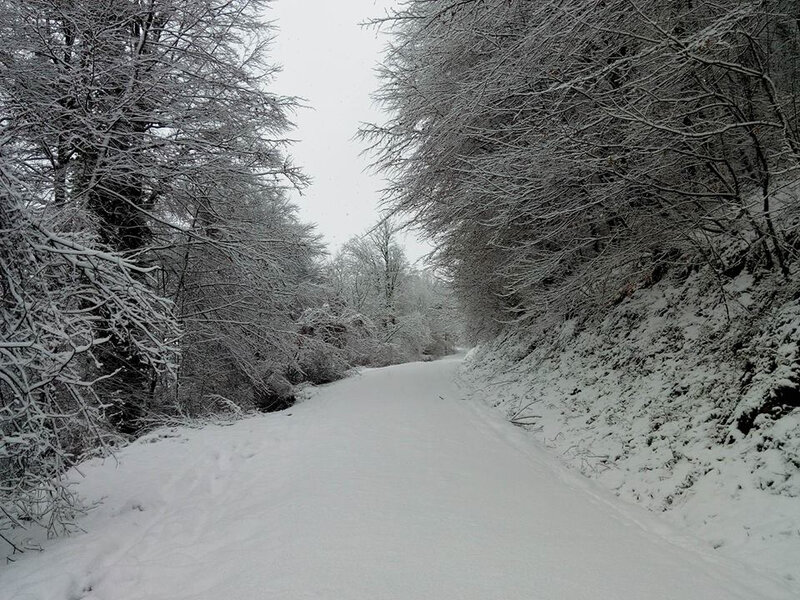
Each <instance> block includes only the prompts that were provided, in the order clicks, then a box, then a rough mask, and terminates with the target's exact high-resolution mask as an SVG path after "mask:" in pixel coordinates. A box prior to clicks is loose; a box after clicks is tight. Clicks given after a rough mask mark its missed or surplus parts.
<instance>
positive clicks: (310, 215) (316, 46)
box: [267, 0, 430, 261]
mask: <svg viewBox="0 0 800 600" xmlns="http://www.w3.org/2000/svg"><path fill="white" fill-rule="evenodd" d="M392 4H393V1H392V0H342V1H339V2H336V1H333V0H274V1H273V2H272V3H271V4H270V9H269V10H268V12H267V18H268V19H270V20H272V21H275V22H276V23H277V26H278V31H277V39H276V40H275V42H274V45H273V48H272V52H271V58H272V61H273V62H276V63H278V64H281V65H282V66H283V72H282V73H280V74H279V75H278V77H277V79H276V81H275V83H274V85H273V90H274V91H275V92H277V93H279V94H284V95H292V96H300V97H302V98H304V99H305V103H306V104H307V105H308V106H309V107H310V108H309V109H300V110H299V111H298V113H297V114H296V115H295V116H294V121H295V122H296V123H297V129H296V130H295V131H294V132H292V133H291V134H290V135H291V137H292V138H294V139H297V140H298V142H297V143H296V144H295V145H294V146H293V147H292V148H291V150H290V153H291V154H292V156H293V157H294V161H295V163H296V164H297V165H299V166H301V167H302V168H303V169H304V171H305V172H306V173H307V174H308V175H310V176H311V177H312V179H313V181H312V184H311V186H310V187H309V188H308V189H306V190H305V191H304V192H303V195H302V196H295V198H294V199H295V201H296V203H297V204H298V206H299V207H300V215H301V218H302V219H303V220H304V221H307V222H312V223H315V224H316V225H317V229H318V231H319V232H320V233H321V234H322V235H323V236H324V238H325V241H326V242H327V243H328V246H329V248H330V250H331V251H332V252H335V251H336V250H337V249H338V248H339V247H340V246H341V245H342V244H343V243H344V242H346V241H347V240H348V239H350V238H351V237H352V236H354V235H360V234H362V233H364V232H365V231H366V230H367V229H368V228H369V227H371V226H372V225H374V224H375V223H376V222H377V220H378V218H379V207H378V202H379V199H380V191H379V190H380V189H381V188H382V187H383V185H384V184H383V181H382V179H381V178H380V177H379V176H377V175H375V174H368V173H366V172H365V170H366V168H367V165H368V162H369V161H368V157H366V156H363V157H362V156H360V152H361V151H362V149H363V148H362V144H361V143H360V142H358V141H356V140H355V135H356V132H357V131H358V128H359V125H360V123H362V122H370V121H375V120H379V112H378V109H377V107H376V106H375V105H374V104H373V102H372V101H371V99H370V94H371V93H372V92H374V91H375V89H376V88H377V87H378V80H377V78H376V77H375V74H374V67H375V65H376V64H377V62H378V61H379V59H380V53H381V50H382V49H383V46H384V44H385V41H386V40H385V38H384V37H383V36H382V35H378V34H377V33H376V32H375V31H374V30H373V29H367V28H362V27H361V26H360V25H359V23H362V22H364V21H366V20H368V19H370V18H372V17H380V16H383V15H384V14H385V13H386V8H387V7H388V6H391V5H392ZM403 242H404V244H405V247H406V253H407V255H408V257H409V259H410V260H412V261H414V260H416V259H418V258H419V257H421V256H422V255H423V254H425V253H426V252H428V251H429V250H430V248H429V247H428V246H427V245H426V244H424V243H421V242H419V241H418V240H417V239H416V238H415V237H414V236H413V235H405V236H404V239H403Z"/></svg>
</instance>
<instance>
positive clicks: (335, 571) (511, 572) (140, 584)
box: [0, 358, 794, 600]
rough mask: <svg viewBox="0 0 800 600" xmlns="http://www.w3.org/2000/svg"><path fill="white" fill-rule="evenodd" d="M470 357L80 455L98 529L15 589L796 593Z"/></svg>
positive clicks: (69, 597)
mask: <svg viewBox="0 0 800 600" xmlns="http://www.w3.org/2000/svg"><path fill="white" fill-rule="evenodd" d="M460 364H461V361H460V360H459V359H456V358H453V359H448V360H443V361H437V362H429V363H412V364H408V365H401V366H395V367H388V368H384V369H373V370H365V371H363V372H361V373H360V374H359V375H357V376H355V377H352V378H350V379H347V380H344V381H341V382H338V383H335V384H331V385H328V386H323V387H320V388H316V389H315V390H314V391H313V392H312V393H311V396H310V397H309V398H308V399H306V400H305V401H303V402H302V403H300V404H298V405H296V406H294V407H293V408H291V409H289V410H287V411H284V412H281V413H273V414H270V415H263V416H258V417H252V418H248V419H244V420H241V421H237V422H235V423H233V424H228V425H225V426H223V425H216V426H206V427H203V428H200V429H197V428H194V429H193V428H186V427H175V428H170V429H164V430H160V431H158V432H155V433H153V434H151V435H149V436H147V437H145V438H143V439H140V440H139V441H138V442H137V443H135V444H132V445H130V446H128V447H126V448H124V449H122V450H121V451H120V452H119V453H118V455H117V460H113V459H108V460H105V461H102V460H99V459H95V460H92V461H89V462H87V463H85V464H83V465H82V466H81V472H82V473H83V474H84V476H85V477H84V478H80V477H78V476H77V475H76V474H74V473H73V475H72V476H73V477H75V478H76V488H77V490H78V491H79V492H80V493H81V494H82V495H83V496H84V497H85V498H87V500H88V501H89V502H100V504H99V505H98V506H97V507H96V508H94V509H93V510H91V511H90V512H89V513H88V515H87V516H86V517H84V518H83V520H82V521H81V523H80V524H81V526H82V528H83V529H84V530H85V531H86V533H81V534H76V535H73V536H72V537H69V538H63V539H59V540H54V541H51V542H48V543H47V544H46V547H45V550H44V552H42V553H34V554H30V553H26V554H25V555H23V556H21V557H18V558H17V561H16V562H15V563H14V564H11V565H6V566H3V567H0V595H2V597H3V598H4V599H5V598H8V599H10V600H34V599H52V600H56V599H57V600H136V599H147V600H159V599H164V600H167V599H168V600H181V599H187V600H188V599H209V600H211V599H214V600H219V599H221V598H269V599H271V600H276V599H287V600H288V599H292V600H302V599H311V598H315V599H336V600H345V599H354V600H355V599H364V600H367V599H369V600H376V599H391V598H398V599H399V598H402V599H423V598H431V599H433V598H436V599H450V598H453V599H455V598H458V599H465V600H466V599H472V598H475V599H481V600H486V599H490V598H498V599H500V598H502V599H509V600H510V599H516V598H519V599H523V598H524V599H525V600H536V599H570V600H583V599H586V600H589V599H591V600H602V599H609V600H610V599H613V600H625V599H636V600H641V599H643V598H647V599H649V600H660V599H674V600H685V599H687V598H703V599H704V600H714V599H720V600H722V599H742V600H745V599H746V600H758V599H783V598H791V597H794V596H793V595H792V593H791V591H790V590H788V588H787V587H786V586H785V584H784V582H782V581H780V580H777V579H772V578H769V577H766V576H764V575H761V574H759V573H757V572H755V571H754V570H752V569H750V568H748V567H747V566H744V565H742V564H739V563H736V562H733V561H730V560H727V559H722V558H720V557H719V556H718V555H716V554H715V553H714V551H713V550H712V549H711V548H710V547H708V546H707V545H705V544H703V543H701V542H699V541H698V540H696V539H694V538H693V537H691V536H690V535H689V534H688V533H686V532H681V531H680V530H678V529H676V528H675V527H674V526H672V525H670V524H667V523H666V522H665V521H663V520H662V519H661V518H659V516H658V515H654V514H652V513H649V512H647V511H645V510H644V509H642V508H640V507H638V506H635V505H631V504H627V503H624V502H622V501H621V500H619V499H618V498H616V497H614V496H613V495H612V494H611V493H609V492H608V491H605V490H604V489H602V488H601V487H599V486H598V485H597V484H595V483H594V482H592V481H589V480H588V479H586V478H583V477H581V476H580V475H578V474H576V473H573V472H571V471H568V470H567V469H565V467H564V466H563V465H562V464H561V463H560V462H559V461H557V460H556V459H554V458H553V457H551V456H550V455H549V454H548V451H547V449H546V448H543V447H541V446H540V445H538V444H537V443H536V442H534V441H533V440H532V438H531V436H529V435H528V434H527V433H526V432H525V431H523V430H521V429H519V428H515V427H514V426H513V425H511V424H509V423H507V422H506V421H505V420H503V419H502V418H501V416H500V415H499V414H497V413H495V412H494V411H492V410H490V409H489V408H488V407H486V406H484V405H483V404H481V403H479V402H475V401H468V400H465V399H464V396H465V395H466V389H465V388H464V387H463V386H462V385H460V384H459V378H458V373H459V368H460Z"/></svg>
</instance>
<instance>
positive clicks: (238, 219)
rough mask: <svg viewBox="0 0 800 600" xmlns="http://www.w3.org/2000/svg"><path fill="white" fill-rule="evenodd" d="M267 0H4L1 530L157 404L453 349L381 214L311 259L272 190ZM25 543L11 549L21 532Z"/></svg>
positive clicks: (219, 403)
mask: <svg viewBox="0 0 800 600" xmlns="http://www.w3.org/2000/svg"><path fill="white" fill-rule="evenodd" d="M268 4H269V2H267V1H266V0H225V1H223V0H70V1H63V0H24V1H23V0H2V1H0V13H2V14H3V19H2V20H1V21H0V40H2V41H0V287H2V304H0V311H2V319H0V437H1V438H2V440H1V441H0V537H2V538H3V539H5V540H6V541H7V542H9V543H11V544H12V545H13V542H12V539H13V536H12V535H11V534H10V533H9V532H10V531H11V530H13V529H15V528H17V527H27V526H30V525H31V524H38V525H40V526H43V527H46V528H47V529H48V530H49V532H51V533H57V532H58V531H59V530H61V529H63V528H64V527H65V526H68V524H69V523H70V519H71V518H72V514H73V511H74V509H75V506H76V499H75V498H74V497H73V494H72V492H71V490H70V488H69V486H67V485H65V484H64V483H63V482H62V480H61V479H60V475H61V474H62V473H64V471H65V470H66V469H68V468H69V467H71V466H73V465H75V464H77V463H78V462H80V460H82V459H84V458H85V457H87V456H90V455H93V454H98V453H100V454H102V453H105V452H109V451H110V450H112V449H113V447H115V446H116V445H118V444H119V443H122V442H124V441H125V440H126V439H131V438H132V437H135V436H136V435H139V434H140V433H141V432H142V431H145V430H146V429H148V428H149V427H152V426H154V425H157V424H159V423H163V422H164V421H165V420H168V419H173V418H187V417H188V418H191V417H197V416H202V415H207V414H211V413H216V412H219V411H228V412H234V413H241V412H245V411H248V410H252V409H260V410H274V409H277V408H283V407H285V406H287V405H288V404H290V403H291V402H292V399H293V393H294V392H293V390H294V386H295V385H296V384H298V383H302V382H306V381H310V382H313V383H322V382H327V381H332V380H334V379H337V378H339V377H342V376H343V375H344V374H345V372H346V371H347V370H348V369H349V368H350V367H352V366H355V365H382V364H390V363H392V362H399V361H404V360H415V359H419V358H422V357H424V356H433V355H438V354H443V353H446V352H448V351H449V350H450V349H451V348H452V347H453V344H454V342H455V339H456V336H457V331H456V330H455V329H454V325H453V323H454V322H455V321H454V319H453V318H452V314H451V313H452V310H454V309H453V306H452V301H451V299H450V295H449V288H448V287H447V285H446V284H444V283H443V282H441V280H440V279H438V278H437V277H435V276H433V274H431V273H430V272H425V271H418V270H415V269H413V268H412V267H411V266H410V265H409V264H408V262H407V260H406V259H405V257H404V255H403V252H402V250H401V248H400V247H399V246H398V244H397V242H396V230H395V228H394V226H393V225H392V224H391V223H390V222H389V221H384V222H382V223H380V224H378V225H377V226H376V228H375V229H374V230H372V231H371V232H369V233H367V234H365V236H363V237H359V238H356V239H354V240H352V241H351V242H350V243H349V244H348V245H347V246H345V248H344V249H343V250H342V251H341V252H340V253H339V254H338V255H337V256H335V257H334V258H329V257H327V255H326V253H325V250H324V246H323V244H322V242H321V240H320V238H319V237H318V236H317V234H316V233H315V232H314V229H313V227H311V226H309V225H307V224H304V223H302V222H301V221H300V220H299V219H298V217H297V214H296V208H295V207H294V206H293V205H292V203H291V202H290V201H289V200H288V196H287V190H288V189H290V188H301V187H303V186H304V185H306V184H307V183H308V182H307V179H306V177H305V176H304V175H303V173H302V172H301V171H300V170H299V169H298V168H296V167H295V166H294V165H293V164H292V163H291V161H290V160H289V158H288V155H287V143H288V141H287V139H286V135H287V131H288V130H289V128H290V126H291V123H290V120H289V116H290V114H291V111H292V109H293V108H294V106H295V101H294V99H292V98H286V97H282V96H278V95H275V94H273V93H271V92H270V91H269V83H270V80H271V77H272V75H273V74H274V72H275V68H276V67H274V66H273V65H272V64H271V63H270V62H269V61H268V47H269V42H270V40H271V38H272V36H273V35H274V33H275V32H274V29H273V27H272V26H271V25H270V24H269V20H268V17H267V16H266V13H265V11H266V9H267V8H268ZM18 549H19V548H18Z"/></svg>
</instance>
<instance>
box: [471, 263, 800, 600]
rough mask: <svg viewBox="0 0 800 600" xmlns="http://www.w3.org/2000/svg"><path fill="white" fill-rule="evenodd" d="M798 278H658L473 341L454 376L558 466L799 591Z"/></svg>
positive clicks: (704, 275) (700, 275) (699, 274)
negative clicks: (586, 313)
mask: <svg viewBox="0 0 800 600" xmlns="http://www.w3.org/2000/svg"><path fill="white" fill-rule="evenodd" d="M799 286H800V277H795V278H793V279H792V280H790V281H786V280H783V279H782V278H780V277H772V279H769V278H767V279H762V280H761V281H755V280H754V278H753V277H752V276H751V275H749V274H747V273H742V274H740V275H739V276H738V277H736V278H734V279H733V280H731V281H729V282H728V283H727V284H726V285H725V288H724V290H723V289H721V288H720V285H719V282H718V281H717V279H716V278H715V276H714V275H713V273H711V272H710V271H709V270H704V271H702V270H701V271H699V272H693V273H691V274H690V275H688V277H683V278H676V279H664V280H662V281H660V282H659V283H657V284H656V285H653V286H651V287H647V288H642V289H640V290H637V291H635V292H634V293H633V294H632V295H630V297H628V298H626V299H624V300H623V301H622V302H620V303H619V304H618V305H616V306H614V307H611V308H609V309H608V311H607V312H605V313H604V314H603V316H602V318H600V319H597V320H594V321H591V320H590V321H586V322H583V323H578V322H577V321H575V320H568V321H562V322H552V323H550V324H548V325H547V327H542V328H541V331H540V332H539V333H538V334H537V333H536V332H535V331H533V330H531V331H527V332H519V331H517V332H515V333H512V334H509V335H507V336H505V337H503V338H500V339H498V340H496V341H495V342H494V343H493V344H488V345H486V346H483V347H481V348H479V349H476V350H475V351H474V352H472V353H471V355H470V356H469V357H468V360H467V366H468V368H466V369H465V377H466V379H467V380H468V381H469V382H470V383H471V385H470V389H471V394H472V395H473V397H474V398H475V399H476V400H479V401H484V402H485V403H486V404H488V405H490V406H493V407H495V408H497V409H498V411H499V412H500V413H501V414H504V415H506V416H507V417H508V418H509V419H512V420H514V421H516V423H517V424H518V425H519V426H520V427H522V428H524V429H527V430H528V433H529V435H530V436H531V437H532V438H533V439H535V440H536V441H537V442H538V443H540V444H541V445H542V446H545V447H547V448H548V450H549V452H550V454H551V455H553V456H555V457H558V458H559V460H560V461H561V462H562V463H564V464H567V465H570V466H571V467H573V468H575V469H576V470H579V471H580V472H581V473H583V474H584V475H586V476H587V477H590V478H592V479H594V480H595V481H597V482H598V483H600V484H601V485H603V486H604V487H606V488H607V489H609V490H613V491H614V492H615V493H616V494H617V495H619V496H620V497H621V498H623V499H626V500H628V501H631V502H635V503H638V504H641V505H642V506H644V507H646V508H648V509H649V510H652V511H655V512H663V514H664V516H665V517H666V518H667V519H669V520H670V521H671V522H672V523H674V524H676V525H677V526H678V527H681V528H686V529H689V530H691V531H693V532H694V533H695V534H696V535H697V536H698V537H701V538H702V539H704V540H705V541H706V542H707V543H708V544H709V546H712V547H714V548H715V550H716V552H717V553H718V554H720V555H724V556H727V557H730V558H734V559H736V560H739V561H742V562H746V563H748V564H749V565H751V566H752V567H754V568H756V569H758V570H762V571H765V572H771V573H773V574H774V575H776V576H778V577H780V578H783V579H785V580H786V582H787V585H789V586H793V589H794V590H795V594H796V595H797V597H798V598H800V406H798V405H797V401H798V397H797V396H798V390H799V389H800V287H799ZM723 291H724V293H725V300H726V301H725V302H723V301H722V300H723V298H722V295H721V294H722V292H723ZM792 394H794V396H792ZM780 396H782V397H783V398H784V400H783V401H782V402H778V401H777V399H778V398H779V397H780ZM793 404H794V406H793Z"/></svg>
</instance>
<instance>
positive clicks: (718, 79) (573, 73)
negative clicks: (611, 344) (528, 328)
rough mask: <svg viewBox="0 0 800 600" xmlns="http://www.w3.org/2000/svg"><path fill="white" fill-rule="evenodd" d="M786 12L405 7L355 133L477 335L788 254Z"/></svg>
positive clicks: (799, 140) (781, 267) (770, 268)
mask: <svg viewBox="0 0 800 600" xmlns="http://www.w3.org/2000/svg"><path fill="white" fill-rule="evenodd" d="M795 8H796V6H795V4H794V3H793V2H790V1H782V0H776V1H766V2H740V1H739V0H731V1H725V0H723V1H722V2H717V1H714V2H706V1H703V0H700V1H695V0H687V1H682V0H665V1H663V2H662V1H654V2H647V3H637V2H634V1H631V0H619V1H613V0H612V1H609V2H583V1H580V0H575V1H567V2H559V3H550V2H506V1H504V0H487V1H477V0H472V1H470V0H466V1H462V2H448V1H422V0H421V1H410V2H406V3H404V4H403V5H402V7H401V8H400V9H398V11H397V13H396V14H394V15H393V16H392V17H391V18H388V19H386V20H379V21H377V25H379V26H382V27H386V28H388V29H389V30H390V31H391V32H392V43H391V48H390V50H388V51H387V55H386V60H385V61H384V63H383V66H382V78H383V86H382V88H381V89H380V91H379V93H378V98H379V99H380V100H381V101H382V102H383V104H384V105H385V107H386V109H387V111H388V114H390V115H391V117H390V118H389V119H388V120H387V122H386V123H383V124H379V125H376V126H373V127H371V128H367V129H366V130H365V131H364V132H363V135H364V137H365V138H366V139H367V140H369V141H371V142H372V145H373V148H374V149H375V151H376V153H377V158H378V164H379V165H380V166H381V167H382V168H384V169H386V170H388V171H389V172H391V173H392V174H393V179H392V182H393V185H392V187H391V188H390V190H389V191H388V193H389V197H390V201H391V203H392V205H393V206H394V207H395V209H396V210H398V211H402V212H403V213H405V214H407V215H408V218H409V219H410V220H411V221H412V222H413V223H415V224H416V225H418V226H420V227H422V228H423V229H424V230H425V231H426V232H427V233H428V235H430V236H431V237H432V238H433V239H434V240H435V243H436V248H437V250H436V259H437V260H438V262H439V263H441V264H446V265H448V267H449V269H450V271H451V273H452V277H453V281H454V285H455V286H456V289H457V290H458V293H459V296H460V297H461V298H462V300H463V302H464V305H465V308H466V311H467V315H468V321H469V323H470V327H471V328H472V330H473V332H474V334H475V335H476V336H477V338H478V339H491V337H492V336H493V335H495V334H497V333H498V332H499V331H500V330H501V329H502V328H503V326H504V324H507V323H510V322H513V323H516V324H519V325H520V326H523V327H524V326H525V325H526V324H530V323H531V321H533V320H535V319H537V318H538V317H541V316H542V315H545V314H547V315H556V316H581V315H587V314H591V313H593V312H602V311H603V309H604V307H607V306H609V305H610V304H612V303H614V302H616V301H619V300H620V299H621V298H622V297H624V296H625V295H626V294H630V293H631V292H632V291H633V289H635V288H637V287H639V286H641V285H642V284H644V283H647V282H654V281H656V280H658V279H659V278H660V277H661V276H662V275H663V274H664V273H665V272H666V271H667V270H670V269H675V268H685V267H686V266H687V265H690V266H691V265H708V266H710V267H711V268H713V270H714V272H716V273H718V274H720V276H725V277H730V276H731V275H733V274H736V273H738V272H740V271H741V270H742V269H745V268H747V269H748V270H751V271H757V272H759V273H780V274H781V275H782V276H783V277H785V278H786V279H787V280H788V279H789V277H790V267H791V265H793V264H794V263H796V261H797V255H798V248H800V239H799V238H798V231H797V225H798V204H797V202H798V200H797V194H796V189H795V187H796V186H795V182H796V180H797V175H798V170H797V169H798V160H800V137H799V136H800V129H798V128H799V127H800V122H798V95H797V83H798V75H799V74H800V73H799V72H798V68H800V53H799V52H798V51H799V50H800V31H799V30H798V22H797V19H796V18H795V15H794V9H795Z"/></svg>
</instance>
